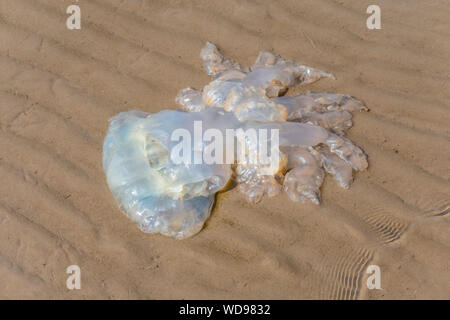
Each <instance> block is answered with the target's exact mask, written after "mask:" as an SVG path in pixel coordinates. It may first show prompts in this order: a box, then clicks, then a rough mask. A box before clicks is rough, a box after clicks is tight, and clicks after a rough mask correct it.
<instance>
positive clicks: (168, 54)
mask: <svg viewBox="0 0 450 320" xmlns="http://www.w3.org/2000/svg"><path fill="white" fill-rule="evenodd" d="M373 2H374V1H367V0H348V1H341V0H301V1H300V0H297V1H293V0H292V1H290V0H277V1H254V0H251V1H240V0H229V1H206V0H205V1H176V0H173V1H172V0H170V1H159V0H139V1H138V0H125V1H124V0H80V1H79V2H78V3H76V1H75V0H73V1H69V0H14V1H10V0H0V177H1V180H2V181H1V183H0V283H1V286H0V299H25V298H26V299H449V298H450V220H449V219H450V214H449V213H450V63H449V58H450V41H449V39H450V19H449V17H450V6H449V2H448V1H446V0H433V1H387V0H380V1H376V2H377V4H378V5H379V6H380V8H381V26H382V28H381V29H380V30H369V29H368V28H367V27H366V19H367V17H368V16H369V15H368V14H367V13H366V8H367V7H368V6H369V5H371V4H373ZM71 4H77V5H79V6H80V8H81V29H80V30H69V29H68V28H67V27H66V19H67V18H68V14H67V13H66V9H67V7H68V6H69V5H71ZM206 41H211V42H213V43H215V44H216V45H217V46H218V47H219V48H220V49H221V50H222V52H223V53H224V54H225V55H227V56H229V57H231V58H233V59H234V60H236V61H239V62H240V63H241V64H242V65H251V64H252V63H253V62H254V60H255V58H256V57H257V55H258V53H259V51H270V52H273V53H276V54H279V55H281V56H282V57H285V58H288V59H292V60H295V61H298V62H302V63H304V64H306V65H309V66H313V67H316V68H320V69H323V70H327V71H329V72H332V73H333V74H334V75H336V77H337V80H335V81H333V80H330V79H324V80H321V81H319V82H317V83H314V84H312V85H308V86H306V87H303V88H302V90H312V91H329V92H335V93H346V94H350V95H352V96H355V97H357V98H359V99H361V100H363V101H364V102H365V103H366V105H367V107H368V108H369V109H370V112H361V113H356V114H355V115H354V118H353V122H354V125H353V127H352V128H351V129H350V130H349V131H348V133H347V136H348V137H349V138H350V139H352V141H354V142H355V143H356V144H357V145H359V146H361V148H362V149H363V150H364V151H365V152H366V153H367V155H368V156H369V163H370V167H369V169H368V170H367V171H365V172H358V173H356V175H355V181H354V183H353V185H352V186H351V188H350V189H349V190H343V189H341V188H339V186H338V185H337V184H336V182H335V181H334V180H332V179H331V178H328V179H326V180H325V183H324V185H323V186H322V189H321V190H322V203H321V205H320V206H317V205H314V204H311V203H305V204H302V203H296V202H293V201H291V200H290V199H289V198H288V197H287V196H286V195H285V194H282V195H280V196H277V197H275V198H264V199H263V200H262V201H261V202H260V203H258V204H256V205H251V204H249V203H247V202H246V200H245V199H244V198H243V196H242V195H241V194H239V192H238V191H237V190H236V189H234V190H231V191H227V192H223V193H219V194H218V195H217V198H216V204H215V207H214V209H213V211H212V214H211V218H210V219H209V220H208V221H207V223H206V225H205V227H204V229H203V230H202V231H201V232H200V233H199V234H197V235H196V236H194V237H192V238H189V239H187V240H182V241H179V240H175V239H171V238H168V237H164V236H161V235H149V234H145V233H143V232H141V231H140V230H139V229H138V228H137V226H136V225H135V224H134V223H133V222H132V221H131V220H129V219H128V218H127V217H126V216H125V215H123V214H122V213H121V211H120V210H119V208H118V207H117V205H116V203H115V201H114V199H113V197H112V195H111V192H110V191H109V189H108V186H107V184H106V180H105V174H104V172H103V168H102V143H103V139H104V136H105V133H106V130H107V128H108V120H109V119H110V118H111V117H113V116H114V115H116V114H117V113H119V112H121V111H126V110H132V109H137V110H143V111H146V112H158V111H160V110H163V109H176V108H177V105H176V104H175V101H174V99H175V96H176V94H177V92H178V91H179V90H180V89H183V88H186V87H194V88H202V87H203V86H204V85H205V84H207V83H208V82H209V81H210V78H209V77H208V76H207V75H206V73H205V72H204V70H203V66H202V62H201V59H200V57H199V54H200V50H201V48H202V47H203V46H204V44H205V43H206ZM70 265H78V266H80V268H81V272H82V278H81V279H82V280H81V286H82V287H81V289H80V290H68V289H67V287H66V279H67V277H68V274H66V268H67V267H68V266H70ZM370 265H377V266H379V267H380V270H381V289H379V290H376V289H373V290H371V289H369V288H368V287H367V285H366V282H367V278H368V277H369V276H370V274H368V273H367V272H366V271H367V267H368V266H370Z"/></svg>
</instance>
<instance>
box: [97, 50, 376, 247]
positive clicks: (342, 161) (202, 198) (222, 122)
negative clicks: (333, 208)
mask: <svg viewBox="0 0 450 320" xmlns="http://www.w3.org/2000/svg"><path fill="white" fill-rule="evenodd" d="M200 56H201V59H202V60H203V63H204V68H205V70H206V72H207V73H208V75H210V76H211V77H212V81H211V82H210V83H209V84H207V85H206V86H205V87H204V88H203V89H200V90H196V89H193V88H186V89H183V90H181V91H180V92H179V94H178V95H177V97H176V99H175V100H176V103H177V104H178V105H179V106H180V109H179V110H163V111H160V112H158V113H153V114H151V113H147V112H143V111H136V110H134V111H126V112H122V113H119V114H118V115H116V116H115V117H113V118H112V119H111V120H110V123H109V128H108V131H107V134H106V137H105V140H104V144H103V168H104V171H105V174H106V178H107V183H108V186H109V188H110V190H111V192H112V194H113V196H114V198H115V199H116V201H117V203H118V204H119V207H120V208H121V210H122V211H123V212H124V213H125V214H126V215H127V216H128V217H129V218H131V219H132V220H133V221H135V222H136V223H137V224H138V226H139V228H140V229H141V230H142V231H144V232H146V233H152V234H156V233H160V234H163V235H166V236H170V237H174V238H177V239H184V238H187V237H190V236H193V235H195V234H196V233H198V232H199V231H200V230H201V229H202V227H203V224H204V222H205V221H206V220H207V219H208V217H209V216H210V213H211V209H212V207H213V204H214V201H215V194H216V193H217V192H219V191H221V190H222V191H223V190H227V189H230V188H231V186H236V187H237V189H238V190H239V191H240V192H241V193H242V194H243V196H244V197H245V198H246V199H247V200H248V201H249V202H250V203H257V202H259V201H260V200H261V199H262V198H263V197H264V196H267V197H273V196H276V195H277V194H279V193H280V192H285V193H286V195H287V196H288V197H289V198H290V199H292V200H293V201H298V202H305V201H311V202H312V203H314V204H319V203H320V187H321V185H322V182H323V180H324V178H325V176H326V174H330V175H331V176H332V177H333V178H334V179H335V180H336V182H337V183H338V185H339V186H341V187H342V188H345V189H347V188H349V187H350V185H351V183H352V181H353V171H363V170H365V169H366V168H367V166H368V162H367V157H366V155H365V154H364V152H363V151H362V150H361V149H360V148H359V147H358V146H357V145H355V144H354V143H353V142H352V141H350V140H349V139H348V138H346V137H345V131H346V130H347V129H348V128H350V127H351V126H352V112H354V111H365V110H367V108H366V107H365V106H364V104H363V103H362V102H361V101H360V100H358V99H356V98H354V97H352V96H350V95H347V94H335V93H318V92H309V91H308V92H304V93H302V94H300V95H296V96H292V95H289V89H290V88H293V87H297V86H301V85H306V84H309V83H312V82H315V81H317V80H319V79H321V78H330V79H335V77H334V76H333V75H332V74H330V73H328V72H325V71H323V70H320V69H316V68H312V67H308V66H305V65H303V64H299V63H295V62H293V61H290V60H286V59H283V58H281V57H280V56H277V55H274V54H272V53H269V52H261V53H260V54H259V56H258V57H257V59H256V61H255V63H254V64H253V65H252V66H251V67H249V68H244V67H241V66H240V65H239V64H238V63H237V62H234V61H232V60H231V59H228V58H226V57H225V56H224V55H222V54H221V52H220V51H219V50H218V49H217V47H216V46H215V45H214V44H212V43H210V42H208V43H207V44H206V46H205V47H204V48H203V49H202V50H201V54H200ZM252 130H253V131H252ZM230 132H231V133H232V134H229V133H230ZM248 132H257V133H258V132H265V134H264V135H259V136H257V139H256V140H255V139H253V138H249V137H250V136H251V135H250V134H249V135H247V133H248ZM272 133H273V134H272ZM258 138H259V140H258ZM263 144H266V145H267V146H266V149H270V155H268V153H269V152H267V154H266V155H268V156H267V157H266V161H262V160H261V159H262V157H261V154H260V153H257V152H256V153H255V152H254V151H255V150H260V148H261V146H262V145H263ZM266 151H267V150H266ZM254 154H256V156H255V157H253V158H252V159H253V161H249V158H251V156H253V155H254ZM275 155H276V161H274V160H273V158H274V157H275ZM207 156H208V157H207ZM271 157H272V158H271ZM208 159H209V161H206V160H208ZM267 159H269V160H268V161H269V162H270V163H269V162H268V161H267Z"/></svg>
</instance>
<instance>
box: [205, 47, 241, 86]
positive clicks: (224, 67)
mask: <svg viewBox="0 0 450 320" xmlns="http://www.w3.org/2000/svg"><path fill="white" fill-rule="evenodd" d="M200 58H201V59H202V60H203V64H204V67H205V69H206V72H207V74H208V75H210V76H212V77H214V78H215V77H218V76H219V75H220V74H221V73H223V72H225V71H228V70H241V66H240V65H239V63H237V62H234V61H232V60H231V59H228V58H227V57H225V56H224V55H223V54H222V53H221V52H220V51H219V49H217V47H216V45H214V44H213V43H211V42H207V43H206V45H205V46H204V47H203V49H202V50H201V52H200Z"/></svg>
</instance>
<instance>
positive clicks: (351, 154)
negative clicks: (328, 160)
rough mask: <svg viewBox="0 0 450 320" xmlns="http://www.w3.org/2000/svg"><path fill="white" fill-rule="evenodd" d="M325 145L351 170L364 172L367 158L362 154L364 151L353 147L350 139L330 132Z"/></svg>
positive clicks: (355, 146)
mask: <svg viewBox="0 0 450 320" xmlns="http://www.w3.org/2000/svg"><path fill="white" fill-rule="evenodd" d="M325 144H326V145H327V146H328V147H329V148H330V151H331V152H332V153H334V154H337V155H338V156H339V157H340V158H341V159H342V160H344V161H346V162H347V163H348V164H349V165H350V166H351V167H352V168H353V169H355V170H357V171H364V170H366V169H367V167H368V166H369V164H368V162H367V156H366V155H365V154H364V151H362V150H361V148H360V147H358V146H357V145H355V144H354V143H353V142H352V141H351V140H350V139H348V138H345V137H343V136H338V135H336V134H334V133H331V132H330V134H329V136H328V138H327V139H326V141H325Z"/></svg>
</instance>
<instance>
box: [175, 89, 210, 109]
mask: <svg viewBox="0 0 450 320" xmlns="http://www.w3.org/2000/svg"><path fill="white" fill-rule="evenodd" d="M175 102H176V103H178V104H179V105H180V106H181V107H182V108H183V109H184V110H186V111H188V112H199V111H202V110H204V109H205V108H206V106H205V105H204V104H203V99H202V92H201V91H199V90H195V89H192V88H186V89H183V90H181V91H180V92H178V95H177V97H176V98H175Z"/></svg>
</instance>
